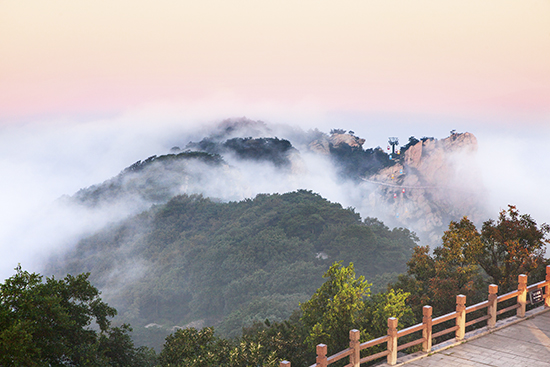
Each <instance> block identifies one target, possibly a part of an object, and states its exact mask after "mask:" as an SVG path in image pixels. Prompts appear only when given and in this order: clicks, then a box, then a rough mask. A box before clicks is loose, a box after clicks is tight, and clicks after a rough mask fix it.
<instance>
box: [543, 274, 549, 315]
mask: <svg viewBox="0 0 550 367" xmlns="http://www.w3.org/2000/svg"><path fill="white" fill-rule="evenodd" d="M546 282H547V284H546V287H544V288H546V289H545V290H544V297H546V298H545V299H544V308H549V307H550V284H548V283H550V265H546Z"/></svg>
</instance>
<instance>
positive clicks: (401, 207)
mask: <svg viewBox="0 0 550 367" xmlns="http://www.w3.org/2000/svg"><path fill="white" fill-rule="evenodd" d="M203 136H205V137H204V138H202V140H200V138H199V139H195V141H190V142H188V143H184V141H183V139H182V141H181V143H183V144H179V145H180V146H183V149H181V148H180V147H179V146H174V147H173V148H172V149H170V153H169V154H163V155H158V156H156V155H155V156H151V157H149V158H147V159H145V160H143V161H141V160H140V161H137V162H135V163H134V164H132V165H130V166H129V167H127V168H126V169H124V170H122V171H121V172H120V173H119V174H118V175H117V176H115V177H113V178H111V179H108V180H106V181H104V182H103V183H99V184H96V185H93V186H91V187H88V188H84V189H81V190H80V191H78V192H77V193H75V194H74V195H73V196H65V197H64V198H63V199H62V200H60V201H59V202H60V203H61V204H63V205H65V206H66V207H67V208H69V210H72V209H71V208H77V210H76V211H75V213H77V214H75V215H78V216H79V217H80V216H83V217H84V218H85V217H86V215H89V214H90V217H91V218H98V217H104V218H108V219H105V221H104V223H105V222H107V220H109V221H110V222H109V223H110V224H108V225H107V226H104V227H103V228H101V229H100V230H99V231H97V228H100V227H101V226H96V227H93V230H90V232H89V233H87V234H86V235H80V236H79V237H78V238H77V239H76V240H75V241H74V243H73V245H72V246H68V251H67V252H60V253H58V254H57V255H55V256H54V257H53V258H52V259H51V261H50V262H49V263H48V265H47V266H46V268H45V269H44V273H45V274H46V275H56V276H64V275H65V274H67V273H68V274H78V273H82V272H90V273H91V275H90V280H91V281H92V282H93V284H94V285H96V286H97V287H98V288H99V289H101V291H102V292H103V296H104V298H105V299H106V300H107V301H108V302H109V304H112V305H113V306H114V307H116V308H117V309H118V310H119V316H118V319H117V322H129V323H131V324H132V325H133V326H134V330H135V333H134V335H135V337H136V339H137V340H136V341H137V343H138V345H139V344H148V345H153V346H155V347H156V348H157V349H159V348H160V345H161V344H162V342H163V339H164V336H165V335H166V334H167V333H168V332H170V331H173V330H175V329H174V328H178V327H186V326H191V327H197V328H199V327H203V326H211V325H215V326H216V331H217V333H218V334H220V335H223V336H235V335H238V334H240V332H241V329H242V327H243V326H249V325H250V324H251V323H252V322H254V321H263V320H265V319H269V320H271V321H272V322H276V321H282V320H285V319H286V318H288V317H289V315H290V314H291V313H292V312H293V311H294V310H295V309H296V308H297V307H298V305H299V303H300V302H304V301H306V300H307V299H309V297H310V296H311V295H312V294H313V293H314V292H315V290H316V289H317V288H318V287H319V286H320V285H321V282H322V274H323V273H324V272H325V271H326V270H327V269H328V268H329V266H330V265H331V264H333V263H334V262H337V261H340V260H342V261H343V262H344V264H348V263H350V262H353V263H354V265H355V271H356V272H357V274H358V275H363V276H365V277H366V279H367V280H368V281H369V282H372V283H373V286H372V291H373V293H376V292H377V291H379V290H383V289H384V288H385V286H386V284H388V282H395V281H396V280H397V275H398V273H402V272H404V271H405V269H406V262H407V260H408V259H409V258H410V256H411V254H412V253H413V248H414V247H415V246H416V242H418V241H419V240H418V238H417V237H416V234H417V235H418V236H419V237H421V238H422V239H423V243H422V244H424V245H426V244H432V245H433V244H436V245H437V244H438V243H439V241H440V238H441V235H442V232H443V230H444V228H445V226H446V223H448V221H449V220H453V219H454V220H458V219H460V218H461V217H462V216H463V215H469V216H471V217H473V218H474V219H475V217H476V214H478V213H479V212H480V211H481V209H480V203H481V201H480V200H477V199H478V198H479V196H478V195H477V194H473V193H472V192H471V191H469V189H468V185H466V184H464V185H463V187H461V188H460V190H455V189H456V186H457V185H461V184H462V183H464V178H465V177H469V178H470V179H471V180H473V182H474V183H477V181H476V176H475V170H474V171H473V172H474V174H473V175H471V174H470V171H472V170H470V169H469V168H470V166H468V162H469V161H468V160H466V166H465V164H464V163H460V162H463V161H462V160H461V159H462V158H463V157H469V156H470V155H471V154H473V153H475V149H476V146H477V141H476V139H475V137H474V136H473V135H471V134H469V133H464V134H457V133H456V132H452V134H451V136H450V137H449V138H446V139H443V140H437V139H434V138H422V139H420V140H418V139H416V138H414V137H411V138H410V139H409V143H408V144H406V145H405V146H403V147H402V148H401V152H400V151H399V149H397V153H396V152H393V151H392V153H389V152H388V153H387V152H385V151H384V150H383V149H381V148H380V147H376V148H367V149H365V148H363V145H364V143H365V139H363V138H360V137H358V136H356V135H355V133H354V132H353V131H346V130H343V129H333V130H332V131H331V132H330V133H329V134H327V133H323V132H321V131H319V130H310V131H308V132H303V131H299V130H294V129H289V128H281V127H280V126H279V127H272V126H268V125H267V124H265V123H263V122H261V121H252V120H248V119H246V118H242V119H229V120H225V121H223V122H221V123H220V124H218V125H217V126H216V127H214V128H212V129H211V130H210V131H209V132H206V133H205V135H203ZM175 140H176V139H175ZM394 148H395V147H394ZM398 153H401V154H398ZM459 163H460V164H459ZM465 169H467V172H468V174H464V172H465ZM466 183H467V182H466ZM302 188H307V189H308V190H311V189H312V191H306V190H301V189H302ZM314 192H318V193H319V194H317V193H314ZM283 193H284V194H283ZM321 195H322V196H321ZM324 197H328V199H330V200H332V201H334V202H330V201H329V200H327V199H325V198H324ZM334 198H336V199H337V200H335V199H334ZM336 201H338V202H336ZM340 203H343V205H344V206H349V208H348V209H344V208H343V207H342V204H340ZM352 208H353V209H352ZM360 214H361V215H362V216H363V218H364V219H361V215H360ZM374 217H376V218H380V219H375V218H374ZM382 220H383V221H384V223H386V224H387V225H388V226H390V227H396V228H394V229H392V230H390V229H389V228H388V227H387V226H386V225H385V224H383V222H382ZM404 228H407V229H404ZM413 231H414V232H413ZM415 233H416V234H415Z"/></svg>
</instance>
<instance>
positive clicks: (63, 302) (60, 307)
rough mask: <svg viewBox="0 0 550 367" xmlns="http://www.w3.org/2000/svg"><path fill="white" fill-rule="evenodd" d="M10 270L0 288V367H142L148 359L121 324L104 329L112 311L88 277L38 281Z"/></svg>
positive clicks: (107, 324) (107, 325) (68, 276)
mask: <svg viewBox="0 0 550 367" xmlns="http://www.w3.org/2000/svg"><path fill="white" fill-rule="evenodd" d="M16 271H17V272H16V274H15V275H14V276H12V277H10V278H8V279H7V280H6V281H5V282H4V283H3V284H0V365H2V366H19V365H25V366H62V365H79V366H105V365H109V366H145V365H146V364H144V362H145V361H146V360H149V361H150V360H151V359H152V358H154V356H151V355H150V351H148V350H146V349H136V348H134V344H133V342H132V341H131V339H130V337H129V336H128V332H129V331H130V329H129V327H128V326H127V325H123V326H122V327H120V328H113V327H111V326H110V321H109V318H110V317H113V316H114V315H115V314H116V310H115V309H114V308H111V307H109V306H108V305H107V304H106V303H104V302H103V301H102V300H101V298H99V291H98V290H97V289H96V288H95V287H93V286H92V285H91V284H90V282H89V281H88V276H89V274H80V275H77V276H71V275H67V276H66V277H65V279H61V280H56V279H54V278H53V277H52V278H47V279H46V282H43V281H42V276H40V275H38V274H35V273H29V272H27V271H23V270H21V267H18V268H16ZM92 323H93V324H96V325H97V327H98V328H99V331H96V330H94V329H92V328H91V325H92Z"/></svg>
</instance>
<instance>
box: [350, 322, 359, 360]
mask: <svg viewBox="0 0 550 367" xmlns="http://www.w3.org/2000/svg"><path fill="white" fill-rule="evenodd" d="M359 344H360V343H359V330H357V329H353V330H350V331H349V347H350V348H351V349H353V353H352V354H351V355H350V356H349V364H350V365H351V366H352V367H359V361H360V360H361V350H360V349H359Z"/></svg>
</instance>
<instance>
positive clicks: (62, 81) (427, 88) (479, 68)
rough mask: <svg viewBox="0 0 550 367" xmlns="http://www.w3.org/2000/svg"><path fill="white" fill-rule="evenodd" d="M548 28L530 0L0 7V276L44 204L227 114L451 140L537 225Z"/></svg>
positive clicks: (496, 191) (549, 127)
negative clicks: (474, 156)
mask: <svg viewBox="0 0 550 367" xmlns="http://www.w3.org/2000/svg"><path fill="white" fill-rule="evenodd" d="M549 19H550V1H548V0H524V1H517V0H514V1H508V0H484V1H479V0H461V1H449V0H407V1H396V0H384V1H369V0H361V1H359V0H349V1H345V2H341V1H340V2H337V1H325V0H316V1H312V0H301V1H288V0H278V1H252V0H233V1H221V0H203V1H175V0H174V1H172V0H157V1H154V2H153V1H145V0H131V1H130V0H110V1H106V0H94V1H90V0H79V1H73V0H49V1H41V0H0V175H1V176H0V201H1V202H2V205H1V207H0V220H1V221H2V222H3V226H2V227H3V228H2V227H0V249H1V250H2V252H3V253H6V252H13V251H15V254H14V255H13V256H10V257H9V262H10V263H9V264H8V263H7V262H2V263H0V275H1V276H4V275H5V274H6V271H5V269H6V267H7V268H9V270H10V271H11V269H12V268H13V267H15V265H16V264H11V263H13V262H14V261H16V259H18V258H24V256H23V255H22V254H23V253H25V252H26V251H28V249H29V248H28V247H25V246H23V245H21V246H22V247H21V248H20V249H18V250H17V246H16V244H14V243H13V241H14V238H16V236H15V235H14V234H17V233H21V232H23V231H27V232H28V231H30V230H29V229H28V228H27V227H26V226H27V223H28V222H29V221H30V220H31V218H34V217H33V216H34V215H38V214H37V213H38V212H40V211H41V210H43V208H44V206H47V205H48V203H51V202H52V201H54V200H55V199H56V198H58V197H59V196H61V195H63V194H72V193H74V192H76V191H77V190H78V189H79V188H82V187H87V186H90V185H92V184H94V183H98V182H102V181H104V180H106V179H108V178H110V177H112V176H114V175H116V174H117V173H118V172H120V170H121V169H123V168H124V167H126V166H128V165H130V164H132V163H133V162H135V161H137V160H140V159H144V158H146V157H148V156H150V155H153V154H163V153H165V152H166V151H167V149H169V148H170V146H172V144H173V145H176V144H183V145H185V142H183V143H182V142H180V141H178V138H180V137H181V138H182V139H183V137H185V139H191V137H192V136H193V134H194V133H195V132H196V131H197V129H200V128H202V127H203V126H206V125H208V124H211V123H213V122H215V121H220V120H221V119H224V118H228V117H240V116H246V117H249V118H252V119H260V120H264V121H267V122H269V123H281V124H289V125H293V126H298V127H300V128H301V129H304V130H307V129H310V128H316V127H317V128H319V129H321V130H322V131H325V132H328V131H329V130H330V129H331V128H344V129H352V130H354V131H355V132H356V134H357V135H359V136H361V137H363V138H366V140H367V142H366V144H365V147H375V146H383V147H385V145H386V141H387V138H388V137H389V136H397V137H399V139H400V141H401V142H402V143H406V141H407V139H408V137H409V136H411V135H415V136H417V137H422V136H434V137H437V138H444V137H446V136H448V134H449V131H450V130H453V129H456V130H457V131H459V132H463V131H469V132H472V133H474V134H475V135H476V136H477V138H478V142H479V156H480V164H481V165H482V167H483V174H484V180H485V183H486V185H487V186H488V188H489V190H488V192H489V195H491V202H492V203H493V206H494V211H495V213H496V211H497V210H498V209H499V208H505V207H506V205H507V204H508V203H514V204H518V206H519V208H520V211H522V212H528V213H531V214H532V215H533V216H534V217H535V218H536V219H538V218H540V219H539V221H546V222H550V215H549V214H547V210H546V208H547V207H548V206H550V200H549V199H548V198H547V196H548V195H546V194H545V190H547V188H548V186H549V185H550V173H548V164H547V160H546V158H545V157H546V155H547V152H546V151H547V149H546V148H545V146H547V145H548V139H549V138H550V21H549ZM499 162H500V163H499ZM519 204H521V205H519ZM42 226H49V227H51V228H55V226H56V224H55V223H42ZM32 230H33V231H35V232H37V233H40V228H35V229H32ZM32 238H35V239H36V238H40V235H39V234H38V235H36V236H35V237H32ZM52 241H53V240H52ZM51 246H53V245H51ZM48 248H51V247H48ZM33 250H34V248H33ZM12 265H13V266H12ZM7 274H8V275H9V272H7Z"/></svg>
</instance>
